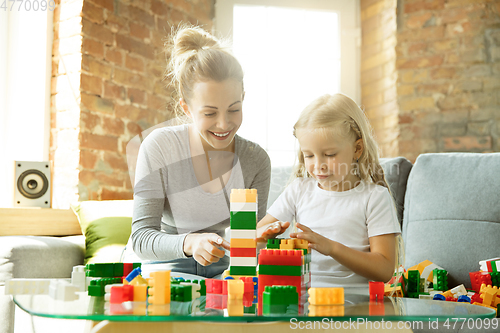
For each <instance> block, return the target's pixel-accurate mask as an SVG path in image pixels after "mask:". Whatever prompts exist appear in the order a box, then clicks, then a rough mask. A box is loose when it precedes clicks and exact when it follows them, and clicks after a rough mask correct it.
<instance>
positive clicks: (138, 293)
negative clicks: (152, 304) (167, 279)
mask: <svg viewBox="0 0 500 333" xmlns="http://www.w3.org/2000/svg"><path fill="white" fill-rule="evenodd" d="M132 281H133V280H132ZM147 298H148V286H147V285H145V284H141V285H135V286H134V302H146V300H147Z"/></svg>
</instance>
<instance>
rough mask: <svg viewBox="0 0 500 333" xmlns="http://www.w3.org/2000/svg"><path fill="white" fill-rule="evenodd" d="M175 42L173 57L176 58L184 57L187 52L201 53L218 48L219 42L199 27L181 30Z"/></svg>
mask: <svg viewBox="0 0 500 333" xmlns="http://www.w3.org/2000/svg"><path fill="white" fill-rule="evenodd" d="M173 42H174V43H173V44H174V49H173V53H174V54H173V55H175V56H182V54H184V53H186V52H188V53H189V52H190V51H199V50H202V49H205V48H209V47H213V46H218V41H217V40H216V39H215V38H214V37H213V36H212V35H210V34H209V33H208V32H206V31H205V30H203V29H201V28H199V27H184V28H181V29H179V31H177V34H176V35H175V37H174V40H173Z"/></svg>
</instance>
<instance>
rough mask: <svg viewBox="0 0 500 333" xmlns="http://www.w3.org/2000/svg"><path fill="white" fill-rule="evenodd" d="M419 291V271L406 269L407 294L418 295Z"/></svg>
mask: <svg viewBox="0 0 500 333" xmlns="http://www.w3.org/2000/svg"><path fill="white" fill-rule="evenodd" d="M438 290H442V289H438ZM444 290H446V289H444ZM419 291H420V272H419V271H418V270H409V271H408V296H410V297H418V292H419ZM415 293H416V294H415Z"/></svg>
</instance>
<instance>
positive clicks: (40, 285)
mask: <svg viewBox="0 0 500 333" xmlns="http://www.w3.org/2000/svg"><path fill="white" fill-rule="evenodd" d="M50 281H51V280H50V279H9V280H6V281H5V295H48V294H49V285H50Z"/></svg>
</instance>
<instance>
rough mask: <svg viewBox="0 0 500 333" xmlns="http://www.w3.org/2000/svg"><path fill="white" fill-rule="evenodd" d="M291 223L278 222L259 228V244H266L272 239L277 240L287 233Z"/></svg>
mask: <svg viewBox="0 0 500 333" xmlns="http://www.w3.org/2000/svg"><path fill="white" fill-rule="evenodd" d="M289 226H290V222H281V221H276V222H274V223H271V224H266V225H264V226H262V227H259V228H257V242H266V241H267V240H268V239H270V238H275V237H276V236H278V235H281V234H282V233H284V232H285V231H286V229H287V228H288V227H289Z"/></svg>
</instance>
